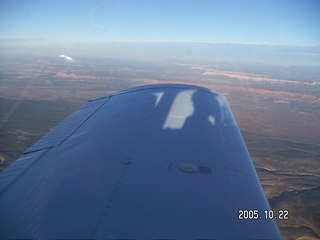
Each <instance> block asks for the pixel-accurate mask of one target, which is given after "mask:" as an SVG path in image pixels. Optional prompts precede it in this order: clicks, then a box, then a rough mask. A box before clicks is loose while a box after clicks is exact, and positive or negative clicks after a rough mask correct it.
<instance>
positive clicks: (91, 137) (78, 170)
mask: <svg viewBox="0 0 320 240" xmlns="http://www.w3.org/2000/svg"><path fill="white" fill-rule="evenodd" d="M0 194H1V200H0V208H1V213H0V214H1V218H0V231H1V232H0V233H1V234H0V235H1V236H2V237H4V238H82V239H83V238H87V239H88V238H95V239H119V238H122V239H125V238H127V239H129V238H131V239H132V238H137V239H141V238H142V239H143V238H145V239H150V238H152V239H156V238H157V239H166V238H167V239H168V238H170V239H173V238H175V239H185V238H188V239H199V238H202V239H241V238H242V239H257V238H259V239H279V238H280V234H279V230H278V227H277V225H276V223H275V221H274V220H267V219H264V218H263V215H262V214H263V211H265V210H269V209H270V206H269V204H268V201H267V199H266V197H265V195H264V193H263V190H262V188H261V185H260V182H259V179H258V177H257V174H256V171H255V168H254V166H253V164H252V161H251V159H250V157H249V154H248V151H247V149H246V146H245V144H244V142H243V139H242V137H241V134H240V132H239V129H238V127H237V125H236V122H235V120H234V117H233V115H232V113H231V110H230V107H229V105H228V103H227V100H226V99H225V98H224V97H223V96H222V95H220V94H218V93H215V92H212V91H210V90H209V89H205V88H202V87H197V86H191V85H179V84H160V85H149V86H144V87H138V88H133V89H129V90H126V91H123V92H119V93H117V94H114V95H111V96H107V97H103V98H100V99H96V100H92V101H89V102H88V103H87V104H85V105H84V106H83V107H82V108H81V109H80V110H78V111H77V112H75V113H74V114H72V115H71V116H70V117H69V118H67V119H66V120H65V121H63V122H62V123H61V124H59V125H58V126H57V127H56V128H55V129H53V130H52V131H51V132H49V133H48V134H47V135H46V136H44V137H43V138H42V139H40V140H39V141H38V142H37V143H36V144H34V145H33V146H32V147H31V148H29V149H28V150H27V151H26V152H24V154H23V155H22V156H21V157H20V158H19V159H17V160H16V161H15V162H14V163H13V164H11V165H10V166H9V167H8V168H7V169H5V170H4V171H3V172H2V173H1V175H0ZM240 210H258V211H259V214H260V215H261V218H258V219H250V220H249V219H247V220H239V211H240Z"/></svg>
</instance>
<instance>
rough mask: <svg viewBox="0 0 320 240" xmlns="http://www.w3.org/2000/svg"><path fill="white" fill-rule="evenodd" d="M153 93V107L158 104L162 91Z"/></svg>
mask: <svg viewBox="0 0 320 240" xmlns="http://www.w3.org/2000/svg"><path fill="white" fill-rule="evenodd" d="M153 95H154V96H155V97H156V102H155V105H154V107H155V108H156V107H157V106H158V104H159V102H160V100H161V98H162V96H163V92H157V93H154V94H153Z"/></svg>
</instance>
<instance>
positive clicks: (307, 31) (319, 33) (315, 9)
mask: <svg viewBox="0 0 320 240" xmlns="http://www.w3.org/2000/svg"><path fill="white" fill-rule="evenodd" d="M319 12H320V1H319V0H314V1H311V0H275V1H274V0H265V1H262V0H220V1H215V0H210V1H206V0H193V1H190V0H144V1H135V0H130V1H129V0H126V1H124V0H113V1H93V0H90V1H82V0H54V1H49V0H38V1H36V0H20V1H18V0H1V1H0V38H1V39H2V40H15V41H18V40H24V39H29V40H41V41H54V42H69V43H70V42H106V41H201V42H237V43H266V44H291V45H292V44H293V45H296V44H298V45H301V44H302V45H310V44H320V14H319Z"/></svg>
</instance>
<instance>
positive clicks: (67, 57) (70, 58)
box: [59, 54, 73, 61]
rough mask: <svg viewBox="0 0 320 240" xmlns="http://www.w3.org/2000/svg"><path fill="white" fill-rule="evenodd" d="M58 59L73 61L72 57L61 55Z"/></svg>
mask: <svg viewBox="0 0 320 240" xmlns="http://www.w3.org/2000/svg"><path fill="white" fill-rule="evenodd" d="M59 57H61V58H65V59H67V60H69V61H73V58H72V57H69V56H67V55H63V54H61V55H60V56H59Z"/></svg>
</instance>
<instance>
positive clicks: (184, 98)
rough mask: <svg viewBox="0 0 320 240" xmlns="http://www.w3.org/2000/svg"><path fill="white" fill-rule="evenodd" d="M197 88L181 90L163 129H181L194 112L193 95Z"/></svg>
mask: <svg viewBox="0 0 320 240" xmlns="http://www.w3.org/2000/svg"><path fill="white" fill-rule="evenodd" d="M194 92H195V90H187V91H183V92H180V93H179V94H178V95H177V96H176V98H175V99H174V101H173V104H172V106H171V108H170V111H169V114H168V116H167V118H166V121H165V122H164V125H163V129H167V128H169V129H181V128H182V127H183V125H184V123H185V121H186V120H187V118H188V117H189V116H191V115H192V114H193V113H194V106H193V102H192V95H193V94H194Z"/></svg>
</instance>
